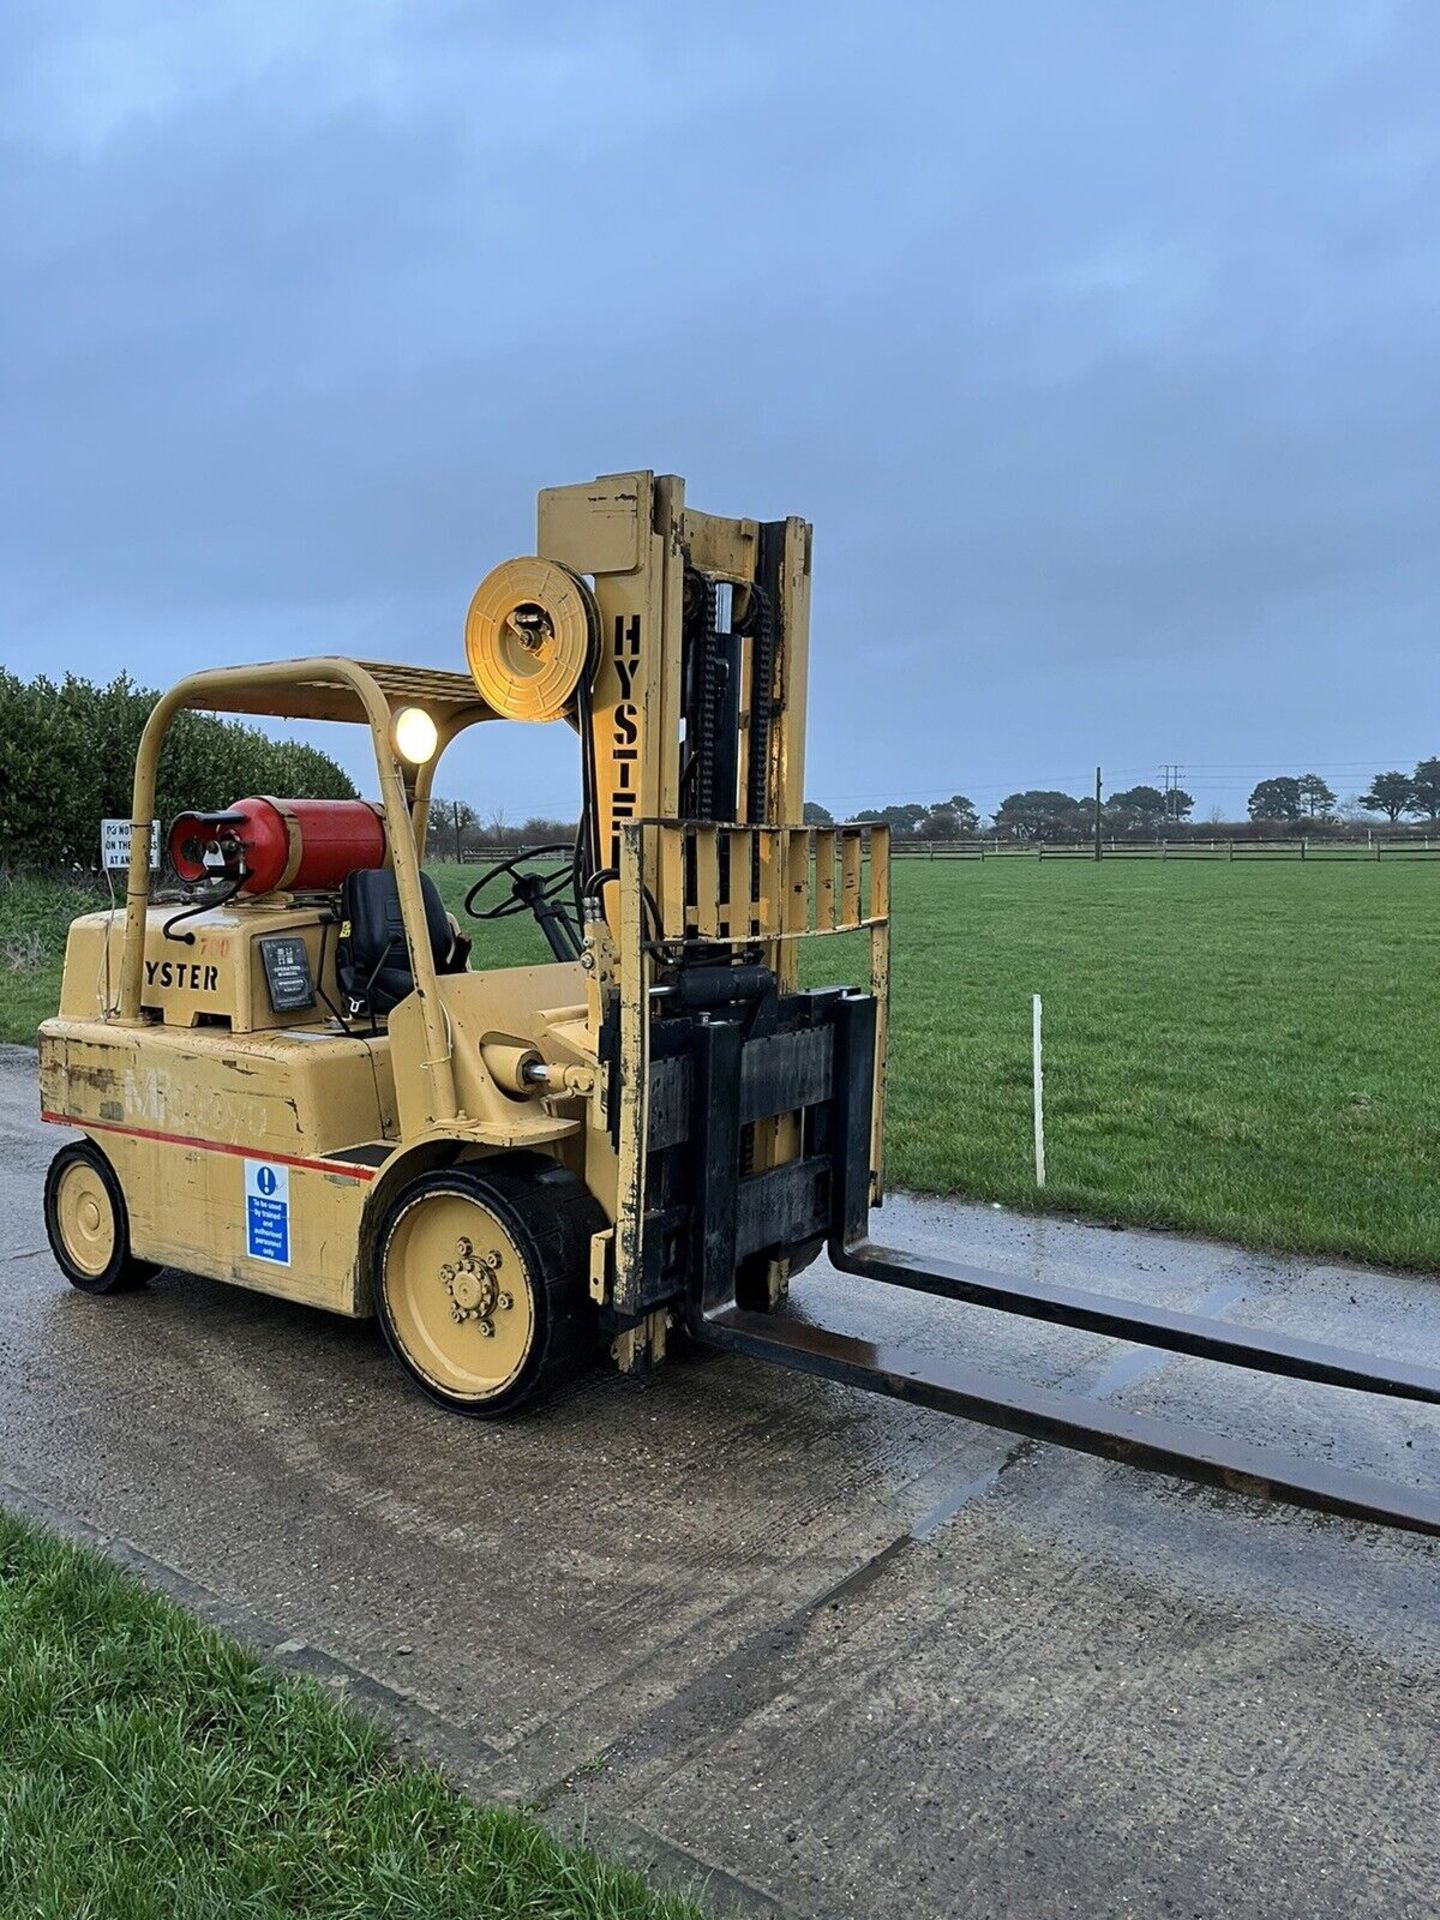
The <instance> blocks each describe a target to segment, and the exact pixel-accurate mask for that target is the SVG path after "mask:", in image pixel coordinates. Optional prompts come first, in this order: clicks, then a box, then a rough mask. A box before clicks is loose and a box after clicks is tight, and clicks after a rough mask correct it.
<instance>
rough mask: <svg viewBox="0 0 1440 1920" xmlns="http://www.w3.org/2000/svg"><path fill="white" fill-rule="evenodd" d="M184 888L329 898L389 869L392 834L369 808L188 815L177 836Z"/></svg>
mask: <svg viewBox="0 0 1440 1920" xmlns="http://www.w3.org/2000/svg"><path fill="white" fill-rule="evenodd" d="M170 860H171V864H172V865H173V866H174V868H175V871H176V873H178V874H179V876H180V878H181V879H182V880H191V881H194V880H204V879H206V878H207V877H208V878H222V877H224V876H226V875H230V876H231V877H234V876H236V875H238V874H239V872H240V871H241V867H242V864H243V868H244V872H245V883H244V885H243V886H242V887H241V889H240V891H241V893H248V894H260V893H273V892H274V891H275V890H276V889H277V888H282V887H283V888H284V889H285V890H286V891H287V892H290V893H306V892H310V893H320V892H328V891H331V890H333V889H334V888H336V887H338V886H339V885H340V882H341V881H342V880H343V879H344V878H345V876H346V874H347V873H354V872H355V871H356V869H357V868H360V867H383V866H384V864H385V828H384V825H383V824H382V822H381V819H380V815H379V812H378V811H377V809H376V808H374V807H372V806H371V805H370V803H369V801H368V800H270V799H263V800H262V799H250V800H237V801H236V802H235V804H234V806H233V807H229V808H227V809H226V811H225V812H224V813H182V814H181V815H180V817H179V818H178V819H177V820H176V822H175V824H174V826H173V827H171V829H170Z"/></svg>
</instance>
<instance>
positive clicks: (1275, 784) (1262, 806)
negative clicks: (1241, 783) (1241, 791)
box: [1247, 773, 1300, 820]
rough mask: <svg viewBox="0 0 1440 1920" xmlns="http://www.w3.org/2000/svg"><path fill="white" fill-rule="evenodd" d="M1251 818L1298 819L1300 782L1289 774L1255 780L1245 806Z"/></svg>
mask: <svg viewBox="0 0 1440 1920" xmlns="http://www.w3.org/2000/svg"><path fill="white" fill-rule="evenodd" d="M1247 811H1248V812H1249V815H1250V818H1251V819H1252V820H1298V819H1299V818H1300V782H1299V781H1298V780H1296V779H1293V778H1292V777H1291V776H1290V775H1289V774H1284V773H1282V774H1277V775H1276V776H1275V777H1274V778H1273V779H1270V780H1260V781H1257V782H1256V784H1255V787H1254V788H1253V790H1252V791H1251V794H1250V799H1249V802H1248V806H1247Z"/></svg>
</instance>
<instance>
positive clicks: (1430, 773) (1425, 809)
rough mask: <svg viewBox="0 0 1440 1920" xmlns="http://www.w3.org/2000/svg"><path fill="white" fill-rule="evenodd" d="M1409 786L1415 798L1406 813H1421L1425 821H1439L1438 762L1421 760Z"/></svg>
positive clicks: (1439, 773) (1439, 766)
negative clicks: (1411, 787) (1412, 788)
mask: <svg viewBox="0 0 1440 1920" xmlns="http://www.w3.org/2000/svg"><path fill="white" fill-rule="evenodd" d="M1411 785H1412V786H1413V787H1414V789H1415V798H1414V801H1413V803H1412V804H1411V806H1410V807H1409V808H1408V811H1409V812H1410V813H1423V814H1424V816H1425V818H1426V819H1427V820H1440V760H1422V761H1421V762H1420V764H1419V766H1418V767H1416V769H1415V773H1414V777H1413V779H1412V781H1411Z"/></svg>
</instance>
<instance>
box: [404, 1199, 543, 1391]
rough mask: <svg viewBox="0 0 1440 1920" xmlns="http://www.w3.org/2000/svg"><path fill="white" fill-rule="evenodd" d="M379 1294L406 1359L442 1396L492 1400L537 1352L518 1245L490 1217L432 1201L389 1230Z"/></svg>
mask: <svg viewBox="0 0 1440 1920" xmlns="http://www.w3.org/2000/svg"><path fill="white" fill-rule="evenodd" d="M381 1285H382V1287H383V1289H384V1293H385V1307H386V1311H387V1313H388V1314H389V1317H390V1324H391V1326H392V1328H393V1329H394V1332H395V1336H396V1338H397V1340H398V1341H399V1343H400V1346H401V1348H402V1350H403V1351H404V1354H405V1357H406V1359H407V1360H409V1362H410V1364H411V1365H412V1366H413V1367H414V1368H415V1369H416V1371H417V1372H419V1373H421V1374H423V1375H424V1376H425V1378H426V1379H427V1380H429V1381H430V1382H431V1383H432V1384H433V1385H434V1386H437V1387H439V1388H440V1389H441V1390H442V1391H443V1392H445V1393H449V1394H454V1395H456V1396H457V1397H458V1398H460V1399H464V1400H477V1401H478V1400H490V1399H493V1398H494V1397H495V1395H496V1394H499V1393H503V1392H504V1390H505V1389H506V1388H507V1387H508V1386H510V1385H511V1384H512V1383H513V1382H514V1381H515V1380H516V1378H517V1377H518V1376H519V1374H520V1372H521V1370H522V1368H523V1367H524V1365H525V1362H526V1360H527V1359H528V1358H529V1356H530V1349H531V1347H532V1346H533V1345H534V1342H535V1294H534V1286H533V1283H532V1281H531V1278H530V1272H529V1269H528V1268H527V1266H526V1265H525V1262H524V1260H523V1258H522V1257H521V1255H520V1252H519V1249H518V1248H517V1247H516V1245H515V1242H514V1241H513V1240H512V1239H511V1238H510V1235H509V1234H508V1233H507V1232H506V1230H505V1228H504V1227H503V1226H501V1224H500V1222H499V1220H497V1219H496V1217H495V1215H494V1214H493V1213H491V1211H490V1209H489V1208H488V1207H485V1206H482V1205H481V1204H480V1202H479V1201H478V1200H472V1199H470V1198H468V1197H467V1196H466V1195H464V1194H459V1193H425V1194H421V1195H420V1196H419V1197H418V1198H417V1199H415V1200H413V1201H412V1202H411V1203H410V1205H409V1206H408V1207H406V1208H405V1209H404V1210H403V1211H402V1212H401V1214H400V1216H399V1218H398V1219H397V1220H396V1221H395V1223H394V1225H393V1226H392V1227H391V1229H390V1236H389V1238H388V1239H387V1241H386V1243H385V1254H384V1261H383V1265H382V1268H381Z"/></svg>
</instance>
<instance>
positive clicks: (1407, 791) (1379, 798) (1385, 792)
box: [1360, 771, 1415, 827]
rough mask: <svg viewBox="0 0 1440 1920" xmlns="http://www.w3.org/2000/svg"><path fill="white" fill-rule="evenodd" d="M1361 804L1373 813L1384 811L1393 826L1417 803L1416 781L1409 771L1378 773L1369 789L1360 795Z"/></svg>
mask: <svg viewBox="0 0 1440 1920" xmlns="http://www.w3.org/2000/svg"><path fill="white" fill-rule="evenodd" d="M1360 804H1361V806H1362V807H1368V808H1369V809H1370V811H1371V812H1372V813H1383V814H1384V816H1385V818H1386V819H1387V820H1388V821H1389V822H1390V824H1391V826H1392V827H1393V826H1394V824H1395V822H1396V821H1397V820H1398V819H1399V818H1400V816H1401V814H1402V813H1408V812H1409V811H1410V809H1411V808H1412V807H1413V806H1414V805H1415V782H1414V781H1413V780H1412V779H1411V778H1410V776H1409V774H1408V773H1396V772H1394V771H1392V772H1390V773H1377V774H1376V776H1375V778H1374V779H1373V780H1372V781H1371V782H1370V788H1369V791H1368V792H1367V793H1362V794H1361V795H1360Z"/></svg>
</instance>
